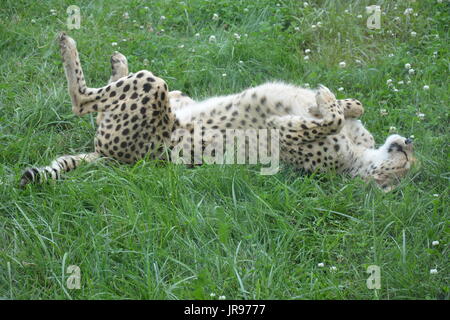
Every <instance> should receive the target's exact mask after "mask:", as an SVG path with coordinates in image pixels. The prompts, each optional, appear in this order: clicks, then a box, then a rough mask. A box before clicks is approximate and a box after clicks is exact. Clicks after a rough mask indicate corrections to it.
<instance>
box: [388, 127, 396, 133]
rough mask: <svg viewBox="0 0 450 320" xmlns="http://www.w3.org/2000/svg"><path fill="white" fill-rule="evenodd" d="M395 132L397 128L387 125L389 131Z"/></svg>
mask: <svg viewBox="0 0 450 320" xmlns="http://www.w3.org/2000/svg"><path fill="white" fill-rule="evenodd" d="M395 132H397V128H396V127H394V126H391V127H389V133H395Z"/></svg>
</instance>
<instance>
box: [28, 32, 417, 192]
mask: <svg viewBox="0 0 450 320" xmlns="http://www.w3.org/2000/svg"><path fill="white" fill-rule="evenodd" d="M58 40H59V45H60V51H61V55H62V59H63V65H64V70H65V75H66V78H67V83H68V91H69V95H70V98H71V102H72V112H74V113H75V114H76V115H79V116H83V115H86V114H89V113H97V119H96V122H97V124H98V128H97V132H96V135H95V138H94V152H91V153H85V154H79V155H66V156H62V157H59V158H57V159H56V160H54V161H53V162H52V163H51V164H50V165H49V166H46V167H34V168H29V169H26V170H25V171H24V173H23V175H22V176H21V178H20V186H21V187H24V186H26V185H27V184H29V183H32V182H44V181H47V180H57V179H60V178H61V176H62V173H63V172H67V171H70V170H73V169H75V168H76V167H78V166H79V165H80V164H81V163H82V162H93V161H95V160H97V159H99V158H112V159H115V160H117V161H119V162H122V163H129V164H132V163H135V162H136V161H138V160H140V159H143V158H146V157H148V158H150V159H160V160H165V161H170V160H171V152H170V151H173V150H174V148H175V147H176V146H177V145H180V144H182V145H189V144H195V143H200V144H201V150H202V151H205V149H206V147H207V144H208V143H212V142H215V140H214V137H216V138H217V136H218V135H225V134H226V133H227V132H228V131H230V130H256V131H257V132H259V131H261V130H270V131H271V132H272V131H273V132H276V136H277V138H278V142H279V154H280V158H281V161H282V162H284V163H287V164H289V165H292V166H294V167H296V168H299V169H303V170H304V171H307V172H314V171H320V172H327V171H328V172H329V171H333V172H337V173H341V174H347V175H350V176H351V177H361V178H363V179H365V180H367V181H369V180H373V181H375V182H376V184H377V185H378V186H379V187H380V188H382V189H383V190H384V191H390V190H392V189H393V188H394V187H395V185H396V184H397V183H398V181H399V178H401V177H403V176H404V175H405V174H406V173H407V172H408V171H409V169H410V168H411V166H412V164H413V163H414V161H415V159H414V156H413V143H412V140H411V139H410V138H404V137H402V136H400V135H396V134H395V135H391V136H389V137H388V138H387V139H386V141H385V143H384V144H383V145H382V146H380V147H379V148H375V141H374V138H373V136H372V135H371V134H370V132H369V131H368V130H367V129H366V128H365V127H364V125H363V124H362V122H361V121H360V120H359V118H360V117H361V116H362V115H363V113H364V108H363V106H362V104H361V102H359V101H358V100H356V99H342V100H339V99H336V97H335V96H334V94H333V93H332V92H331V91H330V90H329V89H328V88H326V87H324V86H320V87H319V88H318V89H317V90H312V89H306V88H301V87H298V86H295V85H291V84H286V83H282V82H270V83H266V84H262V85H260V86H257V87H253V88H249V89H246V90H244V91H242V92H240V93H237V94H231V95H227V96H217V97H212V98H209V99H206V100H204V101H194V100H193V99H191V98H190V97H188V96H187V95H185V94H184V93H182V92H181V91H169V89H168V86H167V84H166V82H165V81H164V80H163V79H161V78H159V77H157V76H155V75H154V74H153V73H152V72H150V71H148V70H141V71H138V72H136V73H129V71H128V62H127V59H126V57H125V56H124V55H122V54H121V53H118V52H116V53H114V54H113V55H112V57H111V67H112V76H111V78H110V81H109V83H108V84H107V85H106V86H104V87H101V88H89V87H87V86H86V82H85V79H84V74H83V70H82V68H81V64H80V60H79V55H78V51H77V48H76V43H75V41H74V40H73V39H72V38H70V37H69V36H67V35H66V34H65V33H63V32H62V33H60V34H59V36H58ZM199 128H200V130H201V131H202V133H201V134H200V137H201V139H200V140H199V141H200V142H198V141H197V142H194V141H193V139H192V138H190V137H188V138H187V139H186V138H185V137H184V136H183V135H184V134H187V136H189V134H193V133H195V130H198V129H199ZM207 130H212V131H213V132H214V133H215V134H213V135H212V137H213V138H211V135H206V134H204V133H203V132H204V131H207ZM257 138H258V136H257ZM253 142H254V141H253ZM269 144H270V143H269V142H267V143H266V146H268V145H269ZM193 147H194V148H195V146H193ZM191 152H192V149H191ZM247 152H249V149H247ZM190 156H192V157H194V155H193V154H191V155H190ZM191 160H193V158H191ZM200 163H201V161H200Z"/></svg>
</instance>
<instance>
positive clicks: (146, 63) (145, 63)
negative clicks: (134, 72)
mask: <svg viewBox="0 0 450 320" xmlns="http://www.w3.org/2000/svg"><path fill="white" fill-rule="evenodd" d="M142 63H143V64H144V66H146V65H148V59H147V58H145V59H144V61H143V62H142Z"/></svg>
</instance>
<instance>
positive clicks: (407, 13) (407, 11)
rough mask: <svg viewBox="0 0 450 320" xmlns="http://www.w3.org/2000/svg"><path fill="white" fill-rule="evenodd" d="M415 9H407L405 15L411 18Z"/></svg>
mask: <svg viewBox="0 0 450 320" xmlns="http://www.w3.org/2000/svg"><path fill="white" fill-rule="evenodd" d="M413 11H414V10H413V8H407V9H406V10H405V12H403V14H404V15H405V16H409V15H410V14H411V13H413Z"/></svg>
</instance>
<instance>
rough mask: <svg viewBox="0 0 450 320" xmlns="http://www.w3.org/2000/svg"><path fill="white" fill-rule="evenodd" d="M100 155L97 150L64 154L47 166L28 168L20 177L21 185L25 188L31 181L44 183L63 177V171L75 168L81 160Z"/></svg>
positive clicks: (95, 157)
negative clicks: (71, 154)
mask: <svg viewBox="0 0 450 320" xmlns="http://www.w3.org/2000/svg"><path fill="white" fill-rule="evenodd" d="M99 157H100V155H99V154H98V153H96V152H92V153H82V154H78V155H73V156H62V157H59V158H57V159H56V160H54V161H53V162H52V163H51V164H50V165H49V166H47V167H40V168H36V167H34V168H28V169H26V170H25V171H24V173H23V174H22V177H21V178H20V182H19V186H20V187H21V188H24V187H25V186H26V185H27V184H29V183H44V182H46V181H48V180H59V179H61V173H63V172H67V171H71V170H74V169H75V168H77V167H78V166H79V165H80V163H81V162H83V161H84V162H92V161H94V160H96V159H98V158H99Z"/></svg>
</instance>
